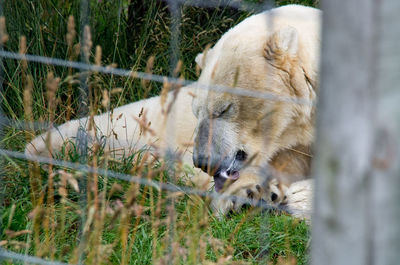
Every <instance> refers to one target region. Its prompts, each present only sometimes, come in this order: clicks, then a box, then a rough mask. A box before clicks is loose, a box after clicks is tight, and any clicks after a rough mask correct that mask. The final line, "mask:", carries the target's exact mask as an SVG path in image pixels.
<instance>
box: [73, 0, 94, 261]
mask: <svg viewBox="0 0 400 265" xmlns="http://www.w3.org/2000/svg"><path fill="white" fill-rule="evenodd" d="M79 14H80V17H79V28H80V60H81V62H83V63H86V64H89V58H90V54H91V46H92V43H91V29H90V0H80V13H79ZM89 73H90V71H84V70H81V71H80V86H79V109H78V117H80V118H81V117H85V116H87V115H88V114H89V105H90V100H91V98H90V91H89V78H90V76H89ZM87 122H88V119H85V121H84V122H80V125H79V129H78V134H77V136H76V141H77V144H76V146H77V149H78V153H79V163H81V164H86V163H87V162H88V160H87V158H88V153H87V152H88V136H87V133H86V128H87V125H88V124H86V123H87ZM89 181H90V174H87V177H86V178H80V179H79V193H80V195H79V205H80V208H81V224H80V228H79V238H80V242H79V246H80V247H79V249H78V255H77V256H78V262H79V263H82V262H83V261H84V259H85V246H86V241H87V235H86V232H85V231H84V227H85V224H86V221H87V216H86V215H87V209H88V205H87V203H88V196H87V193H88V192H90V191H88V186H87V185H88V182H89Z"/></svg>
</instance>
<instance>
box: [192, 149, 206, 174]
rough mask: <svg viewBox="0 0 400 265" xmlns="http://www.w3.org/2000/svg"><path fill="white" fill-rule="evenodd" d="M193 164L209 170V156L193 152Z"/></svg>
mask: <svg viewBox="0 0 400 265" xmlns="http://www.w3.org/2000/svg"><path fill="white" fill-rule="evenodd" d="M193 164H194V166H195V167H198V168H201V169H202V170H203V171H204V172H207V158H206V157H205V156H201V155H195V154H194V153H193Z"/></svg>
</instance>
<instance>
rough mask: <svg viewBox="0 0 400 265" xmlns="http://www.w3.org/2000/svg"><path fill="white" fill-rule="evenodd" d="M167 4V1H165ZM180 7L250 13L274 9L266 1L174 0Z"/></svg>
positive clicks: (272, 5)
mask: <svg viewBox="0 0 400 265" xmlns="http://www.w3.org/2000/svg"><path fill="white" fill-rule="evenodd" d="M163 1H164V2H167V0H163ZM174 1H175V2H176V3H178V4H180V5H187V6H194V7H205V8H218V7H222V8H227V7H230V8H234V9H237V10H243V11H249V12H260V11H264V10H267V9H270V8H272V7H274V4H273V3H272V1H266V3H261V4H257V3H250V2H244V1H241V0H234V1H232V0H209V1H204V0H174Z"/></svg>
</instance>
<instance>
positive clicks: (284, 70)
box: [192, 12, 319, 190]
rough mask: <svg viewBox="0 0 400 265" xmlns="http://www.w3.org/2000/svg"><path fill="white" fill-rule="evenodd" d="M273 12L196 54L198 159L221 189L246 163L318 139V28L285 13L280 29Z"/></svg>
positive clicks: (258, 163) (258, 162)
mask: <svg viewBox="0 0 400 265" xmlns="http://www.w3.org/2000/svg"><path fill="white" fill-rule="evenodd" d="M269 16H270V13H269V12H264V13H261V14H259V15H255V16H252V17H250V18H248V19H246V20H245V21H243V22H242V23H240V24H239V25H237V26H236V27H234V28H232V29H231V30H230V31H228V32H227V33H226V34H225V35H224V36H223V37H222V38H221V39H220V40H219V41H218V42H217V43H216V45H215V46H214V47H213V48H211V49H209V50H208V51H207V50H206V51H205V52H203V53H202V54H199V55H198V56H197V58H196V62H197V64H198V65H199V66H200V68H201V69H202V73H201V75H200V77H199V80H198V84H199V87H198V89H197V93H196V97H194V99H193V105H192V108H193V113H194V115H195V116H196V118H197V121H198V123H197V127H196V133H195V146H194V152H193V162H194V164H195V166H197V167H199V168H202V169H203V170H204V171H206V172H207V173H208V174H209V175H213V176H214V177H215V178H214V179H215V187H216V189H217V190H219V189H220V188H221V187H222V185H223V183H224V182H225V180H226V179H229V178H231V179H236V178H238V177H239V171H240V170H242V169H243V168H244V167H245V166H246V165H249V164H251V165H252V166H261V165H262V164H263V163H265V162H268V160H269V159H271V157H272V156H273V155H274V154H275V153H276V152H278V151H279V150H281V149H285V148H291V147H293V146H296V145H299V144H301V145H306V146H309V145H310V144H311V142H312V139H313V113H314V107H313V101H314V99H315V96H316V90H315V87H316V83H317V69H318V60H317V55H315V54H317V53H318V47H319V39H318V38H317V37H315V36H318V32H317V33H316V32H314V31H316V30H317V27H315V28H313V27H310V28H309V29H308V30H309V31H310V32H307V31H306V30H305V29H304V28H305V26H304V25H303V27H302V25H300V26H299V25H295V24H294V25H291V24H290V23H286V22H287V21H285V19H280V18H279V19H275V20H274V21H273V22H274V23H273V27H272V26H271V24H272V23H266V22H267V21H268V20H269V19H271V18H270V17H269ZM316 23H318V22H316ZM300 24H301V23H300ZM268 25H270V26H268ZM204 86H213V87H210V88H209V89H205V87H204ZM230 92H232V93H230Z"/></svg>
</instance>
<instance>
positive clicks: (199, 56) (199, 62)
mask: <svg viewBox="0 0 400 265" xmlns="http://www.w3.org/2000/svg"><path fill="white" fill-rule="evenodd" d="M203 57H204V54H203V53H199V54H197V56H196V59H194V61H195V62H196V63H197V65H198V66H199V67H200V69H203V64H204V62H203Z"/></svg>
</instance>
